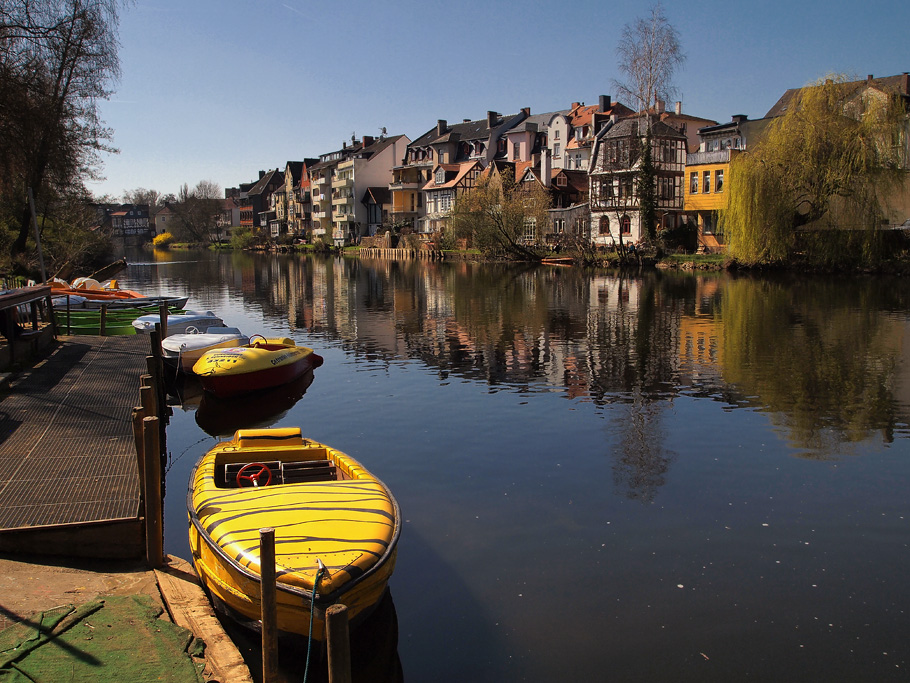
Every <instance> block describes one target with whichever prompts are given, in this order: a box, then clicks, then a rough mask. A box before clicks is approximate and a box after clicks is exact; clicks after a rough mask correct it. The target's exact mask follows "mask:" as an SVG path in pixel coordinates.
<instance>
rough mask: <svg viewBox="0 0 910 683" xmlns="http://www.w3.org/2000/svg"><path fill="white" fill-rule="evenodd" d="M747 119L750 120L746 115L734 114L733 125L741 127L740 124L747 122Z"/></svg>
mask: <svg viewBox="0 0 910 683" xmlns="http://www.w3.org/2000/svg"><path fill="white" fill-rule="evenodd" d="M747 118H749V117H748V116H746V115H745V114H733V119H732V121H733V123H735V124H736V125H739V124H740V123H742V122H743V121H745V120H746V119H747Z"/></svg>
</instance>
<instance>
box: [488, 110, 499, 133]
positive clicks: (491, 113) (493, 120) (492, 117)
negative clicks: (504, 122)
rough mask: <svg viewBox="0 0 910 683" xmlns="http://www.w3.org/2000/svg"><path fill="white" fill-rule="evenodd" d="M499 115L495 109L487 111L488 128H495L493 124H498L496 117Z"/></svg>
mask: <svg viewBox="0 0 910 683" xmlns="http://www.w3.org/2000/svg"><path fill="white" fill-rule="evenodd" d="M498 116H499V114H497V113H496V112H495V111H488V112H487V128H489V129H490V130H493V126H495V125H496V118H497V117H498Z"/></svg>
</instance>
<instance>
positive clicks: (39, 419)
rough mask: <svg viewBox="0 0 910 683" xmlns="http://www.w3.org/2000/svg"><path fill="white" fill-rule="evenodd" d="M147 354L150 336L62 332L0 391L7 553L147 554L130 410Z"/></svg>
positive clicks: (1, 528) (1, 533)
mask: <svg viewBox="0 0 910 683" xmlns="http://www.w3.org/2000/svg"><path fill="white" fill-rule="evenodd" d="M149 354H150V348H149V337H148V336H145V335H143V336H122V337H98V336H84V337H83V336H74V337H63V338H61V341H60V344H59V345H58V346H57V348H56V349H54V351H53V352H52V353H51V354H50V355H49V356H48V357H47V358H45V359H44V360H42V361H41V362H39V363H38V364H37V365H36V366H35V367H33V368H31V369H30V370H28V371H26V372H23V373H22V374H21V375H19V376H17V377H15V378H14V379H13V381H12V382H11V385H10V390H9V392H8V393H5V394H4V395H3V396H2V399H0V552H5V551H21V550H27V551H28V552H36V553H42V554H44V553H48V554H57V553H67V554H72V553H73V552H78V553H79V554H80V555H85V556H93V557H98V556H100V557H130V556H141V555H142V553H143V552H144V541H143V540H142V531H141V526H140V524H139V514H140V508H139V504H140V483H139V472H138V463H137V455H136V445H135V441H134V438H133V430H132V421H131V413H132V408H133V406H135V405H137V404H138V402H139V376H140V375H141V374H143V373H144V372H145V371H146V360H145V359H146V356H147V355H149ZM89 546H95V547H89ZM102 546H103V547H102Z"/></svg>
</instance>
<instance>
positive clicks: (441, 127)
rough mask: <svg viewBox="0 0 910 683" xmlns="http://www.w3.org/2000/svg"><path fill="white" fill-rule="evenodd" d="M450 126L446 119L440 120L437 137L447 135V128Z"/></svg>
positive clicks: (437, 123)
mask: <svg viewBox="0 0 910 683" xmlns="http://www.w3.org/2000/svg"><path fill="white" fill-rule="evenodd" d="M447 127H448V124H447V123H446V120H445V119H439V120H438V121H436V137H438V138H441V137H442V136H443V135H445V133H446V128H447Z"/></svg>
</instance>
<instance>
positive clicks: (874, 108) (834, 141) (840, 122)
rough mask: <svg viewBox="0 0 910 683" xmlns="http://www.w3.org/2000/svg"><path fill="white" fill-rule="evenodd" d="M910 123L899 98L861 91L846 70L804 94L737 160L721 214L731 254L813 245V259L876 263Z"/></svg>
mask: <svg viewBox="0 0 910 683" xmlns="http://www.w3.org/2000/svg"><path fill="white" fill-rule="evenodd" d="M906 122H907V113H906V110H905V109H904V106H903V105H902V104H901V102H900V99H899V98H898V97H897V96H896V95H884V96H863V94H862V93H861V92H860V91H859V89H858V88H857V86H856V84H851V83H848V82H847V81H846V79H844V78H843V77H836V78H829V79H826V80H825V81H823V82H820V83H817V84H815V85H812V86H809V87H806V88H803V89H802V90H801V91H799V93H798V94H797V95H796V96H795V97H794V98H793V101H792V102H791V103H790V105H789V106H788V108H787V111H786V113H785V114H784V115H783V116H781V117H779V118H778V119H776V120H775V121H774V122H772V123H771V124H770V126H769V127H768V129H767V130H766V131H765V134H764V135H763V137H762V138H761V140H760V142H759V143H758V145H757V146H756V147H755V148H754V149H750V150H749V152H748V153H746V154H740V155H737V156H736V158H735V159H734V160H733V161H732V162H731V168H730V182H729V188H730V199H729V204H728V207H727V210H726V211H724V212H722V214H721V226H722V228H723V230H724V234H725V235H726V236H727V240H728V245H729V249H730V252H731V255H732V256H734V257H735V258H736V259H737V260H739V261H740V262H743V263H745V264H750V265H755V264H772V263H781V262H787V261H789V260H791V259H792V258H793V257H794V256H795V254H796V252H797V251H798V250H801V249H802V250H805V249H806V248H807V247H808V248H809V251H808V254H807V256H808V257H809V258H811V259H812V260H815V261H824V262H826V263H828V264H831V263H835V262H838V261H840V262H843V261H845V260H853V261H856V262H861V263H871V262H873V261H874V260H875V259H876V257H877V255H878V252H877V246H878V244H879V242H880V238H881V231H880V230H879V228H880V226H881V223H882V220H883V219H884V217H885V216H886V214H887V198H888V196H889V194H891V193H892V192H893V190H894V188H895V186H896V185H897V184H898V183H900V182H901V181H902V179H903V178H904V177H905V174H906V171H904V170H902V163H903V154H904V152H905V148H906V139H905V131H906V125H907V123H906ZM809 230H811V232H808V231H809ZM835 231H839V232H835ZM800 235H802V238H801V239H798V238H799V237H800Z"/></svg>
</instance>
